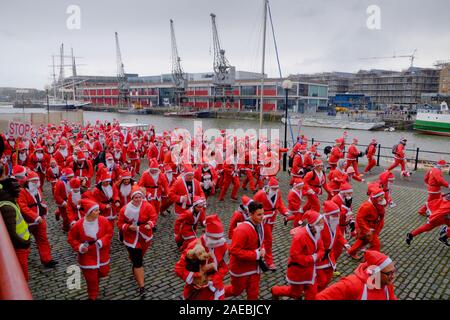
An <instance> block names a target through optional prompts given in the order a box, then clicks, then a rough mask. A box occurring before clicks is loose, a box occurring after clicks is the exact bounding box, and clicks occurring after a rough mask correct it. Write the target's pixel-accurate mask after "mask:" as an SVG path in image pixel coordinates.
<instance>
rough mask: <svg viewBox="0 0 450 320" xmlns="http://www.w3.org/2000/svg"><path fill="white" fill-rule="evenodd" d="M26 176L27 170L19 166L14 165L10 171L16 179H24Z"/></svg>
mask: <svg viewBox="0 0 450 320" xmlns="http://www.w3.org/2000/svg"><path fill="white" fill-rule="evenodd" d="M26 174H27V168H25V167H24V166H20V165H15V166H14V167H13V169H12V175H13V176H14V177H16V178H21V179H23V178H25V175H26Z"/></svg>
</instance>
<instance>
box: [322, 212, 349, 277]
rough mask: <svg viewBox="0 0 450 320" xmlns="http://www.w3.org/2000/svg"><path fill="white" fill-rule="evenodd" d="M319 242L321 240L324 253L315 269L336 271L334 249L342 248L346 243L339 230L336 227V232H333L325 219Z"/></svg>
mask: <svg viewBox="0 0 450 320" xmlns="http://www.w3.org/2000/svg"><path fill="white" fill-rule="evenodd" d="M320 240H322V243H323V247H324V250H325V253H324V256H323V258H322V259H320V260H318V261H317V263H316V266H317V269H326V268H333V270H334V269H336V258H335V252H336V248H337V247H343V246H344V245H345V244H346V243H347V241H346V240H345V239H344V236H343V235H342V232H341V228H339V227H338V226H336V230H335V231H334V232H333V231H332V228H331V226H330V224H329V223H328V220H327V219H326V218H325V219H324V228H323V230H322V232H321V233H320Z"/></svg>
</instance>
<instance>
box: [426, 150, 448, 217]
mask: <svg viewBox="0 0 450 320" xmlns="http://www.w3.org/2000/svg"><path fill="white" fill-rule="evenodd" d="M446 166H447V162H446V161H445V160H442V159H441V160H439V161H438V162H437V163H436V164H435V166H434V168H432V169H430V170H429V171H427V173H426V174H425V177H424V181H425V183H426V185H427V187H428V199H427V202H426V203H425V204H424V205H423V206H422V207H421V208H420V210H419V214H420V215H422V216H426V215H427V203H430V202H431V201H433V200H436V199H440V198H441V197H442V193H441V188H448V187H449V184H448V182H447V181H446V180H445V179H444V177H443V175H442V169H443V168H445V167H446Z"/></svg>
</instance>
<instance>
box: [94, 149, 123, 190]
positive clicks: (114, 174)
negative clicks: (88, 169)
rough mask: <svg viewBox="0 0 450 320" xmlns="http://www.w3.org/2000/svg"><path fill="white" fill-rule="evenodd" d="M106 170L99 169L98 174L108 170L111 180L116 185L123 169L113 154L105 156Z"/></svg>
mask: <svg viewBox="0 0 450 320" xmlns="http://www.w3.org/2000/svg"><path fill="white" fill-rule="evenodd" d="M105 164H106V165H105V168H104V169H98V170H97V172H101V170H106V171H107V172H108V173H109V174H110V175H111V179H112V181H113V182H114V183H116V182H117V181H118V180H119V178H120V173H121V171H122V170H121V168H120V166H119V165H118V164H117V163H116V162H114V157H113V156H112V154H111V153H107V154H106V155H105Z"/></svg>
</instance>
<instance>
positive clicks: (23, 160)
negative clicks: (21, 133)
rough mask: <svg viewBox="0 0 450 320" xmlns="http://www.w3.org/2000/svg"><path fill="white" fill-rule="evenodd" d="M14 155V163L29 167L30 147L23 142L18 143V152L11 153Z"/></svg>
mask: <svg viewBox="0 0 450 320" xmlns="http://www.w3.org/2000/svg"><path fill="white" fill-rule="evenodd" d="M11 157H12V165H13V167H14V166H15V165H19V166H23V167H27V168H28V162H29V156H28V149H27V148H26V147H25V145H24V144H23V143H22V142H19V143H18V145H17V152H15V153H13V154H12V155H11Z"/></svg>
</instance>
